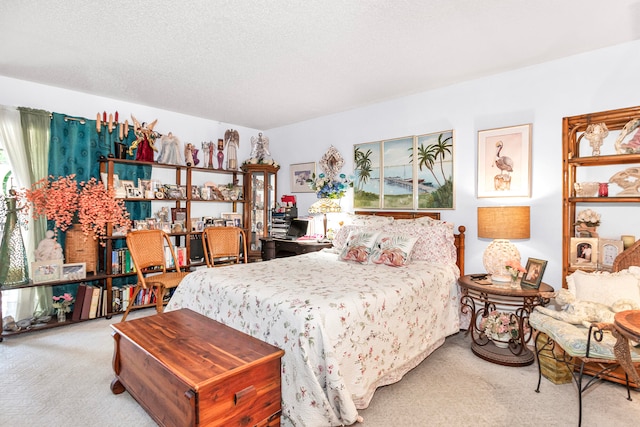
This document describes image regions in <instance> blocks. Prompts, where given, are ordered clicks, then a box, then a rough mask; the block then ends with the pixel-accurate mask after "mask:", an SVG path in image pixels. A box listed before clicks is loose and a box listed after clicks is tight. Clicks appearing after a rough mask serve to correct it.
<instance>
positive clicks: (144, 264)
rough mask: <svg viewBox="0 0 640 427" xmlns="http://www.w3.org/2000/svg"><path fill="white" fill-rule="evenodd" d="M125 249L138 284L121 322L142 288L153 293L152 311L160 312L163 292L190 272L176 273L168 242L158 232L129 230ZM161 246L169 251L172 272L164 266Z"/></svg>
mask: <svg viewBox="0 0 640 427" xmlns="http://www.w3.org/2000/svg"><path fill="white" fill-rule="evenodd" d="M127 246H128V247H129V252H130V253H131V259H132V260H133V264H134V265H135V267H136V272H137V274H138V283H137V284H136V287H135V288H134V291H133V296H132V297H131V300H130V301H129V305H128V306H127V309H126V310H125V312H124V315H123V316H122V320H121V321H122V322H124V321H125V319H126V318H127V316H128V315H129V311H130V310H131V308H132V306H133V303H134V301H135V299H136V297H137V296H138V294H139V293H140V291H141V290H142V289H151V290H152V291H155V298H156V312H158V313H162V311H163V309H164V296H165V294H166V292H167V290H168V289H172V288H175V287H177V286H178V285H179V284H180V282H181V281H182V279H184V277H185V276H186V275H188V274H189V273H190V272H188V271H181V270H180V266H179V265H178V259H177V257H176V253H175V250H174V249H173V244H172V243H171V239H169V235H168V234H166V233H165V232H163V231H162V230H138V231H131V232H129V233H128V234H127ZM165 246H166V247H167V248H168V250H169V251H170V252H171V257H172V258H173V265H174V267H172V269H175V271H172V269H171V270H170V269H169V268H168V267H167V262H166V257H165Z"/></svg>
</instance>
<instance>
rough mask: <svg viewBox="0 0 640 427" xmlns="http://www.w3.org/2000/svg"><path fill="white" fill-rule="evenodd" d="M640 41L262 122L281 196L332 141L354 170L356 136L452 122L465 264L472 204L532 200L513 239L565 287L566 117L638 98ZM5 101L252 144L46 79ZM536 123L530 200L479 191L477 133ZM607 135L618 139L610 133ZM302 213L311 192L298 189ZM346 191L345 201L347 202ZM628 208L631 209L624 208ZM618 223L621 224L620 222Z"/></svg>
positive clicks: (244, 135)
mask: <svg viewBox="0 0 640 427" xmlns="http://www.w3.org/2000/svg"><path fill="white" fill-rule="evenodd" d="M638 76H640V41H637V42H633V43H627V44H622V45H618V46H615V47H612V48H608V49H602V50H598V51H594V52H591V53H588V54H582V55H578V56H573V57H570V58H565V59H562V60H558V61H553V62H548V63H544V64H541V65H537V66H533V67H528V68H524V69H521V70H517V71H514V72H509V73H504V74H500V75H495V76H491V77H487V78H483V79H479V80H474V81H469V82H465V83H461V84H457V85H453V86H450V87H446V88H443V89H438V90H432V91H428V92H424V93H420V94H416V95H413V96H407V97H403V98H400V99H397V100H394V101H389V102H384V103H379V104H376V105H372V106H368V107H363V108H359V109H355V110H351V111H347V112H344V113H340V114H335V115H331V116H326V117H321V118H318V119H314V120H309V121H305V122H301V123H297V124H294V125H290V126H285V127H281V128H276V129H270V130H266V131H264V133H265V136H268V137H269V138H270V143H271V144H270V149H271V153H272V155H273V157H274V158H275V159H276V160H277V161H278V162H279V163H280V164H281V165H282V169H281V170H280V173H279V174H278V181H279V182H278V197H280V196H281V195H283V194H290V183H289V170H288V165H289V164H292V163H305V162H311V161H316V162H317V161H318V160H319V159H320V158H321V157H322V154H323V153H324V152H325V151H326V150H327V149H328V148H329V146H331V145H334V146H335V147H336V148H338V149H339V150H340V151H341V153H342V154H343V156H344V158H345V166H344V169H343V171H344V172H346V173H351V172H352V171H353V159H352V150H353V145H354V144H359V143H363V142H368V141H378V140H381V139H385V138H393V137H400V136H407V135H417V134H424V133H432V132H438V131H441V130H449V129H454V131H455V166H454V185H455V209H453V210H445V211H443V212H442V217H443V219H445V220H447V221H452V222H454V223H455V224H456V225H460V224H462V225H465V226H466V227H467V251H466V256H467V258H466V262H467V264H466V271H467V272H469V273H471V272H478V271H483V270H484V269H483V267H482V253H483V251H484V249H485V248H486V247H487V245H488V244H489V242H488V241H487V240H485V239H483V240H479V239H477V237H476V236H477V224H476V208H477V207H478V206H491V205H500V204H508V205H512V204H518V205H521V204H522V205H530V206H531V239H529V240H525V241H518V242H516V244H517V246H518V248H519V249H520V252H521V254H522V258H523V261H525V262H526V259H527V258H528V257H533V258H540V259H545V260H548V261H549V264H548V266H547V271H546V273H545V276H544V281H545V282H546V283H549V284H550V285H552V286H554V287H556V288H557V287H559V286H560V285H561V283H562V281H561V266H560V262H561V259H562V250H561V249H562V237H561V233H562V221H561V212H562V162H561V160H562V151H561V150H562V129H561V123H562V117H565V116H571V115H576V114H583V113H588V112H595V111H602V110H609V109H616V108H623V107H630V106H635V105H640V79H639V78H638ZM0 104H3V105H13V106H25V107H31V108H41V109H45V110H49V111H54V112H59V113H64V114H70V115H75V116H83V117H87V118H95V115H96V113H97V112H101V111H107V112H112V111H115V110H118V112H119V114H120V117H123V118H124V117H130V114H131V113H133V114H135V116H136V118H138V119H139V120H141V121H147V122H150V121H152V120H153V119H156V118H157V119H158V125H157V126H156V130H158V131H159V132H161V133H166V132H169V131H171V132H173V133H174V134H175V135H177V136H179V137H180V139H181V140H182V142H183V143H184V142H193V143H197V144H198V145H199V143H200V141H209V140H213V141H215V140H217V139H218V138H221V137H222V135H223V134H224V131H225V130H226V129H228V128H234V129H238V130H239V133H240V152H239V154H238V157H239V159H240V161H242V160H243V159H245V158H247V157H248V156H249V153H250V143H249V139H250V137H251V136H255V135H257V133H258V130H255V129H248V128H243V127H240V126H235V125H231V124H226V123H220V122H217V121H215V120H206V119H202V118H197V117H192V116H187V115H184V114H179V113H175V112H171V111H166V110H160V109H156V108H152V107H149V106H143V105H136V104H130V103H126V102H121V101H117V100H113V99H109V98H104V97H100V96H94V95H88V94H84V93H79V92H73V91H68V90H63V89H59V88H54V87H49V86H43V85H39V84H35V83H30V82H24V81H20V80H16V79H10V78H5V77H2V76H0ZM523 123H532V124H533V140H532V158H533V160H532V192H531V198H530V199H526V198H525V199H519V200H518V199H513V198H509V199H478V198H477V197H476V196H475V194H476V174H477V165H476V163H477V132H478V131H479V130H483V129H491V128H496V127H504V126H512V125H518V124H523ZM606 143H612V142H611V141H608V142H606ZM296 195H297V197H298V208H299V213H300V215H304V213H305V212H306V211H307V209H308V207H309V206H310V205H311V203H313V201H314V200H315V195H314V194H313V193H296ZM349 203H350V202H349V201H348V200H343V201H342V205H343V207H344V208H345V209H346V210H349V209H350V205H349ZM627 213H628V212H627ZM616 227H618V228H616ZM600 231H601V235H603V236H605V237H608V236H612V237H613V236H616V235H619V234H634V235H636V236H640V219H639V218H638V215H637V214H636V215H635V216H633V217H632V216H631V215H626V216H624V217H623V216H620V215H618V216H617V217H616V215H615V214H614V213H611V214H607V215H606V216H605V215H603V224H602V226H601V228H600Z"/></svg>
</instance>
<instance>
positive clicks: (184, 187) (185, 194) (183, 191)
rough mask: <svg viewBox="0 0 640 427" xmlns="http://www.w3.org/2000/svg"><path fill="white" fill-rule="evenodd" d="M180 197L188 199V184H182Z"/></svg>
mask: <svg viewBox="0 0 640 427" xmlns="http://www.w3.org/2000/svg"><path fill="white" fill-rule="evenodd" d="M179 188H180V198H181V199H182V200H186V199H187V186H186V185H180V186H179Z"/></svg>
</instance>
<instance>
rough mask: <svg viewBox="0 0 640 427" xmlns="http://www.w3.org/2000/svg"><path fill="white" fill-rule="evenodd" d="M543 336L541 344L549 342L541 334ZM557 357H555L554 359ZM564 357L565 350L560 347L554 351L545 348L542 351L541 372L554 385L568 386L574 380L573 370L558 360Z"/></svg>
mask: <svg viewBox="0 0 640 427" xmlns="http://www.w3.org/2000/svg"><path fill="white" fill-rule="evenodd" d="M539 334H541V335H542V337H540V338H539V339H540V342H546V341H547V335H546V334H544V333H542V332H539ZM554 355H555V357H554ZM562 357H564V350H563V349H561V348H560V347H559V346H556V347H555V348H554V349H553V352H552V351H551V349H548V348H545V349H544V350H542V351H540V357H539V359H538V360H539V363H540V371H541V372H542V375H543V376H544V377H545V378H546V379H548V380H549V381H551V382H552V383H554V384H566V383H570V382H571V380H572V376H571V370H570V369H569V367H568V366H567V365H566V364H565V363H564V362H559V361H558V360H557V358H560V359H561V358H562Z"/></svg>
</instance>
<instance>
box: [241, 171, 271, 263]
mask: <svg viewBox="0 0 640 427" xmlns="http://www.w3.org/2000/svg"><path fill="white" fill-rule="evenodd" d="M278 169H279V167H275V166H273V165H266V164H246V165H243V166H242V171H243V172H244V173H245V176H244V183H245V186H244V187H245V210H244V227H245V229H246V233H247V240H248V242H247V251H248V252H249V253H248V255H249V261H250V262H251V261H257V260H260V259H262V255H261V251H262V242H261V240H260V239H261V238H265V237H267V236H269V235H270V233H271V226H272V217H271V213H272V211H273V209H274V208H275V206H276V181H277V179H276V178H277V173H278Z"/></svg>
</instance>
